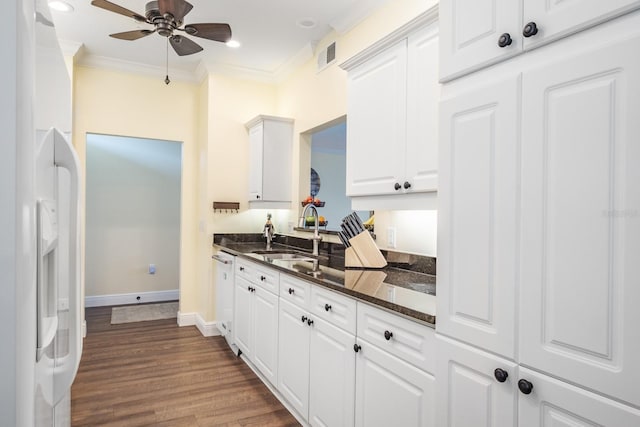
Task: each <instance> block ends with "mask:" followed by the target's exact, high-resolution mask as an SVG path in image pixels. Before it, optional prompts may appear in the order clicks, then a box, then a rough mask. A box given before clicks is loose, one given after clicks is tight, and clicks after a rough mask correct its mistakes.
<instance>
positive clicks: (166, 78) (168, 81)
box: [164, 37, 171, 84]
mask: <svg viewBox="0 0 640 427" xmlns="http://www.w3.org/2000/svg"><path fill="white" fill-rule="evenodd" d="M164 82H165V84H169V83H171V80H169V37H167V75H166V77H165V78H164Z"/></svg>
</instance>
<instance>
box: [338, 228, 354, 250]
mask: <svg viewBox="0 0 640 427" xmlns="http://www.w3.org/2000/svg"><path fill="white" fill-rule="evenodd" d="M338 237H339V238H340V241H341V242H342V244H343V245H344V247H345V248H349V247H351V243H349V239H348V238H347V236H346V235H345V234H344V233H343V232H342V231H338Z"/></svg>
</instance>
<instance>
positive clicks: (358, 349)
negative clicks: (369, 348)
mask: <svg viewBox="0 0 640 427" xmlns="http://www.w3.org/2000/svg"><path fill="white" fill-rule="evenodd" d="M361 349H362V347H360V346H359V345H358V344H354V345H353V351H355V352H356V353H357V352H359V351H360V350H361Z"/></svg>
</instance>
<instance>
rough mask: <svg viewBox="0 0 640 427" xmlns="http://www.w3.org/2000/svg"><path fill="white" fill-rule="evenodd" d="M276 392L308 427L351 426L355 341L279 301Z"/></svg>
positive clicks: (328, 325)
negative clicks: (309, 426) (278, 392)
mask: <svg viewBox="0 0 640 427" xmlns="http://www.w3.org/2000/svg"><path fill="white" fill-rule="evenodd" d="M279 334H280V340H279V360H278V363H279V366H278V390H279V391H280V393H281V394H282V395H283V397H284V398H285V399H286V400H287V401H288V402H289V403H290V404H291V405H292V406H293V407H294V408H295V410H296V411H297V412H298V413H299V414H300V415H301V416H302V417H303V418H304V419H305V420H307V421H308V422H309V424H310V425H312V426H351V425H353V411H354V387H355V355H354V352H353V345H354V343H355V336H354V335H353V334H350V333H348V332H345V331H343V330H342V329H340V328H337V327H336V326H334V325H331V324H330V323H328V322H326V321H324V320H322V319H319V318H317V317H314V316H311V315H309V311H308V310H306V309H304V308H302V307H299V306H297V305H295V304H291V303H290V302H288V301H285V300H284V299H282V298H281V300H280V332H279Z"/></svg>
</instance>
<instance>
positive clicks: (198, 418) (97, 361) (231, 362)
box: [71, 307, 299, 427]
mask: <svg viewBox="0 0 640 427" xmlns="http://www.w3.org/2000/svg"><path fill="white" fill-rule="evenodd" d="M86 319H87V331H88V332H87V337H86V338H85V340H84V345H83V352H82V360H81V362H80V368H79V370H78V375H77V377H76V379H75V381H74V384H73V387H72V388H71V418H72V420H71V424H72V426H74V427H84V426H120V427H134V426H135V427H138V426H140V427H142V426H171V427H182V426H185V427H186V426H189V427H193V426H195V427H199V426H202V427H205V426H206V427H209V426H228V427H232V426H233V427H241V426H274V427H279V426H298V425H299V423H298V422H297V421H296V419H295V418H294V417H293V416H292V415H291V414H290V413H289V412H288V411H287V410H286V409H285V408H284V407H283V406H282V404H281V403H280V402H279V401H278V399H276V398H275V396H273V394H272V393H271V392H270V391H269V389H268V388H267V387H266V386H265V385H264V384H263V383H262V382H261V381H260V379H259V378H258V377H256V375H255V374H254V373H253V372H252V371H251V369H250V368H249V367H248V366H247V365H246V364H245V363H244V362H243V361H242V360H241V359H239V358H237V357H236V356H235V355H234V354H233V353H232V352H231V350H230V349H229V347H228V346H227V344H226V342H225V341H224V339H223V338H221V337H203V336H202V335H201V334H200V332H199V331H198V330H197V329H196V328H195V327H182V328H179V327H178V326H177V325H176V320H175V319H163V320H156V321H150V322H137V323H124V324H120V325H111V324H110V321H111V307H96V308H87V310H86Z"/></svg>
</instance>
